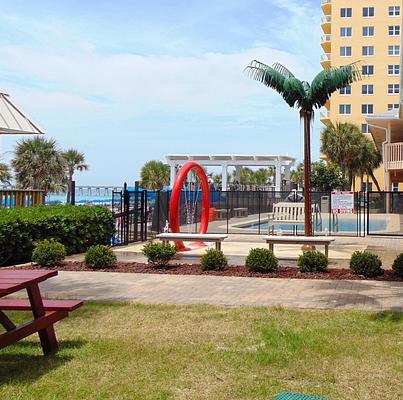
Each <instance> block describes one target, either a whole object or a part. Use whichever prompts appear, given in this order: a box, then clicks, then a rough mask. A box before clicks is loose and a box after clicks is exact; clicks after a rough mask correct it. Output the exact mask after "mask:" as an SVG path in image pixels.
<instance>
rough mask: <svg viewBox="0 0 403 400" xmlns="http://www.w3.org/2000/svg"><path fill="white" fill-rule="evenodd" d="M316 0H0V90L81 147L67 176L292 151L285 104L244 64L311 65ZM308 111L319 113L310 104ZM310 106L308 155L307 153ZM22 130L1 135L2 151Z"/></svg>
mask: <svg viewBox="0 0 403 400" xmlns="http://www.w3.org/2000/svg"><path fill="white" fill-rule="evenodd" d="M320 4H321V0H219V1H217V0H203V1H201V0H197V1H196V0H149V1H146V2H144V1H139V0H114V1H110V0H64V1H54V0H36V1H32V0H25V1H23V0H13V1H12V2H10V1H9V0H0V9H1V13H0V90H1V91H3V92H6V93H9V94H10V95H11V99H12V101H14V102H15V103H16V104H17V105H18V106H20V107H21V108H22V109H23V110H24V111H26V112H27V113H28V114H29V115H30V116H31V117H32V118H33V120H34V121H35V122H36V123H37V124H38V125H39V126H41V127H42V128H43V129H44V131H45V132H46V133H47V137H52V138H54V139H55V140H56V141H57V143H58V145H59V147H60V148H61V149H68V148H75V149H77V150H79V151H81V152H83V153H84V154H85V156H86V160H87V163H88V164H89V166H90V169H89V171H87V172H81V173H77V175H76V182H77V184H78V185H119V184H122V182H124V181H127V182H129V183H132V182H134V181H135V180H137V179H138V178H139V174H140V169H141V166H142V165H143V164H144V163H145V162H146V161H148V160H152V159H156V160H164V157H165V155H166V154H228V153H233V154H284V155H286V154H288V155H291V156H294V157H296V158H297V159H299V160H300V159H301V158H302V150H303V149H302V131H301V127H300V121H299V117H298V111H297V110H296V109H292V108H289V106H287V105H286V104H285V102H284V101H283V100H282V98H281V97H280V96H279V95H278V94H277V93H275V92H274V91H272V90H271V89H268V88H267V87H265V86H263V85H262V84H261V83H258V82H256V81H253V80H251V79H250V78H249V77H248V76H247V74H246V73H245V72H244V69H245V67H246V66H247V65H248V64H249V63H250V62H251V61H252V60H254V59H257V60H259V61H262V62H264V63H266V64H269V65H271V64H273V63H274V62H280V63H282V64H284V65H285V66H287V68H288V69H290V70H291V71H292V72H293V73H294V74H295V75H296V76H297V77H298V78H300V79H304V80H308V81H310V80H311V79H312V78H313V77H314V76H315V74H316V73H318V72H319V71H320V70H321V66H320V63H319V61H320V54H321V47H320V36H321V31H320V18H321V9H320ZM317 114H319V113H317ZM320 129H321V124H320V122H319V118H316V120H315V125H314V131H313V137H312V155H313V159H317V158H318V157H319V133H320ZM21 138H23V137H22V136H5V135H3V136H1V139H0V140H1V142H0V149H1V150H0V151H1V152H2V153H4V154H3V158H4V159H5V160H6V161H7V160H9V159H10V157H12V150H13V147H14V145H15V143H16V142H17V141H18V140H21Z"/></svg>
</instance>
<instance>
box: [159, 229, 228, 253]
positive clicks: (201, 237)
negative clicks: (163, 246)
mask: <svg viewBox="0 0 403 400" xmlns="http://www.w3.org/2000/svg"><path fill="white" fill-rule="evenodd" d="M227 237H228V235H224V234H220V233H181V232H178V233H160V234H159V235H157V238H158V239H160V240H161V241H163V242H166V243H168V242H172V241H179V240H181V241H182V240H183V241H185V242H189V241H192V240H195V241H200V242H215V248H216V250H221V242H222V241H223V240H225V239H226V238H227Z"/></svg>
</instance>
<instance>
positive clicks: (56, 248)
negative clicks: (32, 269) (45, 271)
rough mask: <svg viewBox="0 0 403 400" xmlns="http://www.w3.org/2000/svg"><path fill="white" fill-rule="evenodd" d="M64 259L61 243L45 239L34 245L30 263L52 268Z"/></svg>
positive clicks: (64, 251) (64, 252)
mask: <svg viewBox="0 0 403 400" xmlns="http://www.w3.org/2000/svg"><path fill="white" fill-rule="evenodd" d="M65 257H66V249H65V248H64V246H63V245H62V244H61V243H59V242H52V241H50V240H46V239H45V240H41V241H40V242H37V243H35V249H34V252H33V253H32V262H35V263H38V264H39V265H40V266H41V267H54V266H56V265H58V264H60V261H62V260H63V259H64V258H65Z"/></svg>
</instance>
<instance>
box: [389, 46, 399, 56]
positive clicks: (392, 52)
mask: <svg viewBox="0 0 403 400" xmlns="http://www.w3.org/2000/svg"><path fill="white" fill-rule="evenodd" d="M388 55H390V56H400V46H399V45H398V44H394V45H391V46H388Z"/></svg>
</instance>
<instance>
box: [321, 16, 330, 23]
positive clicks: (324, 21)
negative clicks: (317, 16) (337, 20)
mask: <svg viewBox="0 0 403 400" xmlns="http://www.w3.org/2000/svg"><path fill="white" fill-rule="evenodd" d="M330 22H332V17H331V16H330V15H323V16H322V24H328V23H330Z"/></svg>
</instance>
